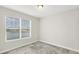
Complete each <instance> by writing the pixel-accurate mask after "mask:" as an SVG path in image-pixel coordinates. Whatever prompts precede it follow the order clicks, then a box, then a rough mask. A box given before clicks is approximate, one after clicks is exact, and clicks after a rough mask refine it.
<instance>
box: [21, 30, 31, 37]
mask: <svg viewBox="0 0 79 59" xmlns="http://www.w3.org/2000/svg"><path fill="white" fill-rule="evenodd" d="M21 33H22V38H24V37H30V29H22V30H21Z"/></svg>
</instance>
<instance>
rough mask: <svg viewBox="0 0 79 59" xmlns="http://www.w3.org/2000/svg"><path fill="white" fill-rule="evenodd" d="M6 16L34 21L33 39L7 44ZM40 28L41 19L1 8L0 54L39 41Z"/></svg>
mask: <svg viewBox="0 0 79 59" xmlns="http://www.w3.org/2000/svg"><path fill="white" fill-rule="evenodd" d="M5 16H13V17H24V18H26V19H29V20H32V38H31V39H22V40H17V41H11V42H5ZM39 26H40V20H39V18H36V17H33V16H29V15H26V14H23V13H20V12H17V11H14V10H10V9H7V8H3V7H0V53H2V52H5V51H8V50H11V49H14V48H17V47H20V46H23V45H27V44H30V43H33V42H36V41H38V40H39Z"/></svg>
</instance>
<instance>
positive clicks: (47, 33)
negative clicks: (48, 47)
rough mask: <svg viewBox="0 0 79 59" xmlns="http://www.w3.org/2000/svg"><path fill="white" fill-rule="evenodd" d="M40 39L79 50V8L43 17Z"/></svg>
mask: <svg viewBox="0 0 79 59" xmlns="http://www.w3.org/2000/svg"><path fill="white" fill-rule="evenodd" d="M40 41H43V42H47V43H49V44H52V45H57V46H60V47H64V48H67V49H71V50H74V51H78V52H79V9H74V10H70V11H66V12H63V13H59V14H56V15H52V16H48V17H45V18H43V19H41V20H40Z"/></svg>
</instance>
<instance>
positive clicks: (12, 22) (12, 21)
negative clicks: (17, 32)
mask: <svg viewBox="0 0 79 59" xmlns="http://www.w3.org/2000/svg"><path fill="white" fill-rule="evenodd" d="M19 25H20V24H19V19H18V18H13V17H7V18H6V27H7V28H19Z"/></svg>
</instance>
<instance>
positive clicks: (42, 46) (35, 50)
mask: <svg viewBox="0 0 79 59" xmlns="http://www.w3.org/2000/svg"><path fill="white" fill-rule="evenodd" d="M4 54H78V52H75V51H71V50H67V49H64V48H60V47H57V46H53V45H50V44H47V43H43V42H35V43H32V44H30V45H26V46H23V47H20V48H17V49H14V50H11V51H8V52H5V53H4Z"/></svg>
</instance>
